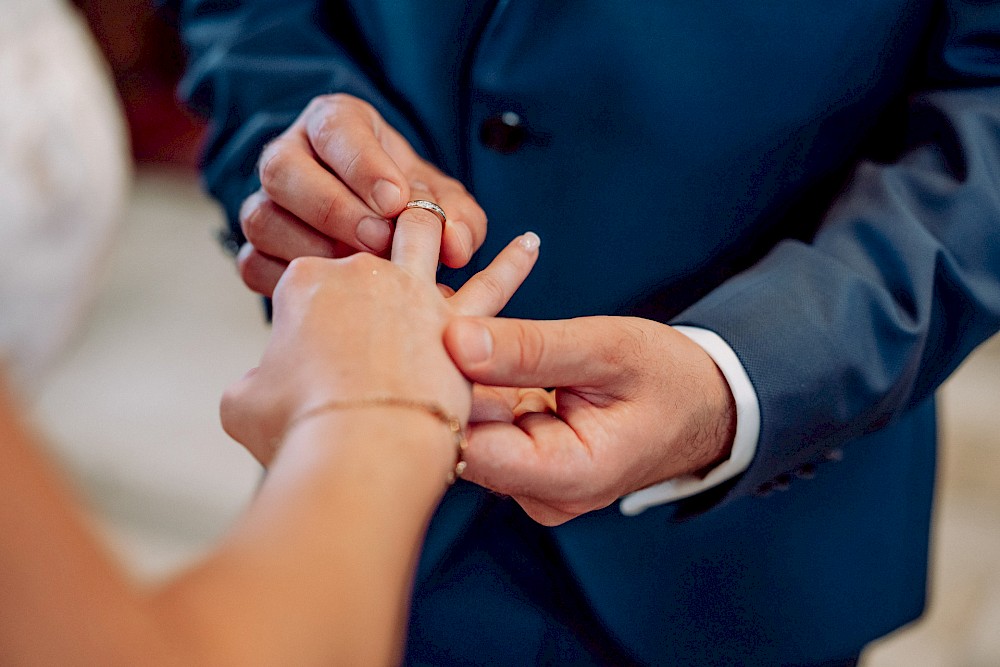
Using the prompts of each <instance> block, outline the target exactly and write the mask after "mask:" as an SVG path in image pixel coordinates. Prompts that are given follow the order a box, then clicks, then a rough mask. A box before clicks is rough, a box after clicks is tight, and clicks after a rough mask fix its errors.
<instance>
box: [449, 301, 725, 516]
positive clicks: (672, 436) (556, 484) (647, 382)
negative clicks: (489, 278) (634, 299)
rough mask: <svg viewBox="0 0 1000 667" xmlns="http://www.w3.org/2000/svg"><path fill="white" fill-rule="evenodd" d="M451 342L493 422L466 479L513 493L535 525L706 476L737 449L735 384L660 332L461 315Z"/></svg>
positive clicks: (592, 321) (676, 336) (482, 426)
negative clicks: (674, 480)
mask: <svg viewBox="0 0 1000 667" xmlns="http://www.w3.org/2000/svg"><path fill="white" fill-rule="evenodd" d="M445 346H446V348H447V349H448V352H449V354H451V356H452V359H453V360H454V361H455V364H456V365H457V366H458V367H459V369H461V370H462V372H463V373H464V374H465V375H466V377H468V378H469V379H470V380H472V381H473V382H477V383H480V384H481V385H487V386H486V387H477V391H476V394H475V399H474V400H475V401H476V402H477V403H479V405H478V406H474V407H473V416H474V417H476V416H479V417H480V418H482V417H484V416H485V417H486V418H488V419H490V420H492V421H481V422H479V423H476V424H473V425H472V426H471V427H470V434H469V436H470V445H469V450H468V451H467V453H466V460H467V461H468V468H467V469H466V471H465V475H464V476H465V478H466V479H468V480H470V481H473V482H476V483H478V484H481V485H483V486H485V487H487V488H490V489H492V490H494V491H497V492H498V493H503V494H506V495H510V496H512V497H513V498H514V499H515V500H517V502H518V503H520V505H521V506H522V507H523V508H524V510H525V511H526V512H527V513H528V514H529V515H530V516H531V517H532V518H533V519H535V520H536V521H538V522H539V523H543V524H546V525H557V524H560V523H563V522H565V521H568V520H569V519H572V518H574V517H576V516H579V515H580V514H583V513H585V512H588V511H591V510H595V509H599V508H602V507H606V506H607V505H610V504H611V503H613V502H614V501H615V500H617V499H618V498H620V497H621V496H623V495H625V494H628V493H631V492H632V491H637V490H639V489H641V488H644V487H647V486H650V485H651V484H655V483H657V482H661V481H664V480H667V479H671V478H674V477H677V476H681V475H688V474H699V473H701V472H703V471H707V470H708V469H710V468H711V467H713V466H714V465H716V464H717V463H719V462H721V461H723V460H725V459H726V458H727V457H728V456H729V452H730V450H731V448H732V443H733V437H734V434H735V430H736V406H735V403H734V401H733V397H732V394H731V393H730V391H729V385H728V384H727V382H726V380H725V378H724V377H723V375H722V373H721V371H720V370H719V369H718V367H717V366H716V365H715V363H714V362H713V361H712V359H711V358H710V357H709V356H708V355H707V354H706V353H705V352H704V351H703V350H702V349H701V348H700V347H699V346H698V345H697V344H695V343H693V342H692V341H691V340H689V339H688V338H687V337H686V336H684V335H683V334H681V333H679V332H677V331H674V330H673V329H672V328H671V327H669V326H666V325H664V324H659V323H656V322H652V321H650V320H643V319H638V318H626V317H586V318H580V319H575V320H561V321H551V322H544V321H530V320H505V319H490V318H462V319H457V320H455V321H453V322H452V323H451V324H450V325H449V327H448V328H447V329H446V330H445ZM499 387H508V388H509V387H527V388H533V389H528V390H524V389H521V390H517V389H499ZM540 387H556V389H555V390H554V392H545V391H544V390H543V389H540Z"/></svg>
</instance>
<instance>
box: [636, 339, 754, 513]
mask: <svg viewBox="0 0 1000 667" xmlns="http://www.w3.org/2000/svg"><path fill="white" fill-rule="evenodd" d="M674 329H675V330H676V331H677V332H679V333H682V334H684V335H685V336H687V337H688V338H690V339H691V340H692V341H694V342H695V343H696V344H698V346H699V347H701V348H702V349H703V350H704V351H705V352H706V353H707V354H708V355H709V356H710V357H711V358H712V360H713V361H714V362H715V365H716V366H717V367H718V368H719V371H720V372H721V373H722V375H723V376H724V377H725V379H726V382H727V383H728V384H729V390H730V392H731V395H732V398H733V401H734V404H735V409H736V420H735V421H736V424H735V429H734V430H733V434H732V440H731V442H732V447H731V449H730V450H729V456H728V457H726V458H722V457H721V455H720V457H717V460H718V464H717V465H715V466H714V467H710V469H708V470H703V471H701V472H703V473H704V474H700V475H685V476H682V477H676V478H673V479H668V480H666V481H663V482H660V483H658V484H654V485H652V486H649V487H646V488H644V489H640V490H639V491H635V492H634V493H630V494H628V495H627V496H625V497H624V498H622V500H621V503H620V504H619V508H620V510H621V512H622V514H625V515H628V516H632V515H635V514H639V513H640V512H643V511H644V510H647V509H649V508H650V507H655V506H657V505H663V504H666V503H670V502H674V501H676V500H682V499H684V498H688V497H690V496H693V495H696V494H698V493H701V492H702V491H707V490H708V489H711V488H712V487H715V486H718V485H719V484H722V483H723V482H726V481H728V480H730V479H732V478H734V477H736V476H737V475H739V474H740V473H742V472H743V471H744V470H746V469H747V468H748V467H749V466H750V462H751V461H752V460H753V457H754V454H755V453H756V451H757V440H758V438H759V437H760V404H759V403H758V400H757V392H756V390H755V389H754V388H753V383H751V382H750V377H749V376H748V375H747V373H746V370H745V369H744V368H743V364H742V363H741V362H740V360H739V358H738V357H737V356H736V353H735V352H734V351H733V349H732V348H731V347H729V345H728V344H727V343H726V342H725V341H724V340H723V339H722V338H721V337H720V336H719V335H718V334H716V333H714V332H712V331H709V330H707V329H702V328H699V327H690V326H676V327H674ZM720 428H730V426H729V425H728V423H727V425H725V426H721V427H720ZM722 437H726V436H722ZM726 440H727V441H728V437H726Z"/></svg>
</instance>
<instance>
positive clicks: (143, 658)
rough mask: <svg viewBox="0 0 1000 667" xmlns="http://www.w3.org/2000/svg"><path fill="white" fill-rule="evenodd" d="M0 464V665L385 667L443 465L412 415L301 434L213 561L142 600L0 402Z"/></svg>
mask: <svg viewBox="0 0 1000 667" xmlns="http://www.w3.org/2000/svg"><path fill="white" fill-rule="evenodd" d="M0 453H2V456H3V462H4V465H2V466H0V489H3V491H4V502H3V503H0V598H2V599H3V604H2V605H0V663H3V664H8V663H10V664H147V665H158V664H175V663H176V664H184V665H198V664H213V665H217V664H230V663H232V664H240V665H253V664H262V665H266V664H283V665H286V664H303V665H305V664H313V663H316V664H343V663H351V664H377V663H388V662H392V661H393V659H394V658H395V656H396V655H397V652H398V650H399V647H400V646H401V636H402V628H403V627H404V620H405V609H406V604H405V602H406V598H407V594H408V588H409V583H410V578H411V576H412V572H413V569H414V564H415V561H416V554H417V553H418V545H419V542H420V536H421V535H422V531H423V528H424V526H425V524H426V522H427V520H428V518H429V516H430V514H431V512H432V510H433V507H434V505H435V504H436V501H437V500H438V498H439V497H440V495H441V493H442V492H443V491H444V489H445V482H444V476H445V472H446V471H447V469H448V467H449V465H450V463H451V462H453V460H454V450H453V449H451V443H450V436H449V434H448V432H447V430H446V429H445V428H444V427H443V426H442V424H440V423H439V422H437V421H436V420H435V419H433V418H432V417H430V416H428V415H424V414H421V413H419V412H413V411H410V412H406V411H396V410H391V409H385V408H382V409H377V410H376V409H372V410H357V411H350V413H344V414H335V413H329V414H324V415H323V416H321V417H316V418H313V419H310V420H308V421H307V422H303V423H302V424H300V425H298V426H297V427H296V428H295V429H294V430H293V432H292V433H290V434H289V437H288V438H287V441H286V442H285V444H284V448H283V451H282V452H281V454H280V455H279V457H278V459H277V460H276V461H275V463H274V464H273V466H272V469H271V472H270V473H269V475H268V477H267V479H266V481H265V483H264V485H263V487H262V489H261V492H260V494H259V496H258V498H256V499H255V500H254V502H253V504H252V506H251V507H250V508H249V510H248V511H247V513H246V515H245V517H244V518H243V519H242V520H241V521H240V522H239V524H238V525H237V526H235V527H234V529H233V530H232V531H231V534H230V535H229V536H228V538H227V539H225V540H224V542H223V543H222V545H221V546H220V547H219V548H218V549H217V550H216V551H214V552H213V553H212V554H211V555H210V556H209V557H208V558H207V559H206V560H205V561H204V562H203V563H202V564H201V565H199V566H197V567H195V568H193V569H191V570H189V571H187V572H185V573H182V574H181V575H179V576H178V577H177V578H176V579H175V580H173V581H172V582H170V583H169V584H167V585H166V586H165V587H163V588H162V589H160V590H158V591H154V592H148V591H144V590H142V589H141V588H139V587H138V586H136V585H135V584H134V583H133V582H131V581H130V580H129V578H128V577H127V576H126V574H125V572H124V570H123V569H122V568H121V567H119V566H118V564H117V563H115V561H114V559H113V558H111V557H110V556H109V554H108V553H107V552H106V550H105V549H103V547H102V546H101V545H100V543H99V542H98V541H97V540H96V539H95V538H94V537H93V535H92V534H91V533H90V531H89V530H88V529H87V526H86V521H85V519H84V517H83V516H82V515H81V514H80V513H79V512H78V511H77V510H76V508H75V499H74V497H73V494H72V493H71V492H70V491H69V490H68V489H67V486H66V484H65V482H64V481H63V480H61V479H60V478H59V476H58V475H57V474H56V473H55V472H54V469H53V467H52V466H51V465H49V464H48V462H47V461H45V460H44V457H43V456H42V455H41V453H40V447H39V446H38V443H37V439H36V438H35V437H34V436H33V434H32V433H31V432H30V430H29V429H27V428H23V427H22V426H21V420H20V419H19V410H18V409H17V407H16V406H15V405H13V403H12V402H11V401H10V400H9V397H7V396H6V395H5V394H4V392H3V391H2V388H0Z"/></svg>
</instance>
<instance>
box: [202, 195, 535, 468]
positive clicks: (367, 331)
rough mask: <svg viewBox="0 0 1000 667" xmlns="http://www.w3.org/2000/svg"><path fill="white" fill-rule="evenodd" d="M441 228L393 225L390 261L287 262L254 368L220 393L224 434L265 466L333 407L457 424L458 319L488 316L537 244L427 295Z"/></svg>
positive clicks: (411, 219) (418, 222)
mask: <svg viewBox="0 0 1000 667" xmlns="http://www.w3.org/2000/svg"><path fill="white" fill-rule="evenodd" d="M440 243H441V222H440V220H439V219H438V218H437V217H436V216H435V215H434V214H433V213H430V212H429V211H425V210H422V209H410V210H407V211H405V212H404V213H402V214H401V215H400V216H399V220H398V226H397V230H396V234H395V236H394V238H393V245H392V260H391V262H390V261H387V260H385V259H381V258H379V257H376V256H374V255H372V254H369V253H358V254H355V255H351V256H348V257H345V258H341V259H325V258H316V257H309V258H301V259H297V260H294V261H292V262H291V264H290V265H289V267H288V269H287V270H286V271H285V272H284V275H283V276H282V277H281V279H280V281H279V283H278V285H277V287H276V289H275V291H274V328H273V333H272V336H271V340H270V342H269V344H268V347H267V349H266V350H265V352H264V356H263V359H262V361H261V364H260V366H259V367H258V368H256V369H254V370H252V371H251V372H250V373H248V374H247V375H246V376H245V377H244V378H243V379H242V380H240V381H239V382H237V383H236V384H234V385H233V386H232V387H230V388H229V390H228V391H227V392H226V394H225V396H224V398H223V401H222V406H221V413H222V423H223V427H224V428H225V430H226V431H227V433H229V434H230V435H231V436H232V437H233V438H234V439H235V440H237V441H239V442H240V443H242V444H243V445H244V446H245V447H247V449H248V450H249V451H250V452H251V453H252V454H253V455H254V456H255V457H256V458H257V459H258V460H259V461H260V462H261V463H263V464H264V465H268V464H269V463H270V461H271V459H272V458H273V456H274V454H275V451H276V448H277V447H278V446H279V444H280V442H281V440H282V438H283V437H284V435H285V433H286V431H287V429H288V425H289V424H290V423H292V422H293V421H294V420H295V419H296V416H297V415H299V414H302V413H304V412H306V411H308V410H310V409H311V408H313V407H315V406H317V405H319V404H322V403H325V402H327V401H330V400H338V399H342V400H357V399H363V398H372V397H387V396H388V397H394V398H400V399H408V400H419V401H425V402H433V403H436V404H438V405H440V406H441V407H442V408H444V409H445V410H446V411H447V412H449V413H450V414H454V415H456V416H458V417H459V418H460V419H461V420H462V421H463V422H465V421H466V420H467V418H468V416H469V413H470V408H471V395H470V384H469V382H468V380H466V379H465V378H464V377H463V376H462V375H461V373H460V372H459V371H458V370H457V369H456V368H455V366H454V365H453V363H452V361H451V359H450V357H449V356H448V354H447V352H446V351H445V349H444V346H443V343H442V338H443V332H444V329H445V326H446V325H447V323H448V321H449V320H450V319H452V318H454V317H455V316H459V315H463V316H469V315H474V316H489V315H494V314H496V313H497V312H498V311H499V310H500V309H501V308H503V306H504V305H505V304H506V303H507V301H508V300H509V299H510V297H511V296H512V295H513V293H514V291H515V290H516V289H517V288H518V287H519V286H520V284H521V282H522V281H523V280H524V278H525V277H526V276H527V274H528V273H529V272H530V270H531V268H532V266H534V262H535V259H536V258H537V256H538V252H537V251H538V237H537V236H535V235H534V234H530V233H529V234H525V235H523V236H521V237H518V238H517V239H515V240H514V241H512V242H511V243H510V244H509V245H508V246H507V248H505V249H504V250H503V251H501V253H500V254H499V255H498V256H497V258H496V259H495V260H494V261H493V262H492V263H491V264H490V265H489V266H488V267H487V268H486V269H484V270H483V271H481V272H480V273H478V274H477V275H475V276H473V278H471V279H470V280H469V281H468V283H466V285H465V286H463V287H462V288H461V289H459V290H458V291H457V292H456V293H454V294H453V295H451V296H450V297H446V296H445V295H444V294H443V293H442V291H441V290H440V289H438V287H437V286H436V285H435V272H436V269H437V261H438V249H439V247H440Z"/></svg>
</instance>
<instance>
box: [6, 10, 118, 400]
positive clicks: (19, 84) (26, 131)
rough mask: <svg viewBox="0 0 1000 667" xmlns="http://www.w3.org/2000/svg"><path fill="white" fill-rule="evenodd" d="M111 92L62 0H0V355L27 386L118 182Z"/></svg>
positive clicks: (86, 293) (99, 252) (103, 246)
mask: <svg viewBox="0 0 1000 667" xmlns="http://www.w3.org/2000/svg"><path fill="white" fill-rule="evenodd" d="M127 141H128V140H127V134H126V130H125V125H124V121H123V116H122V111H121V108H120V105H119V102H118V98H117V95H116V94H115V92H114V89H113V86H112V84H111V79H110V75H109V73H108V71H107V68H106V65H105V63H104V61H103V59H102V57H101V55H100V52H99V51H98V49H97V47H96V46H95V44H94V43H93V40H92V38H91V35H90V33H89V31H88V30H87V28H86V24H85V22H84V21H83V20H82V18H81V17H79V16H78V14H77V12H76V11H75V10H74V9H72V8H71V7H70V6H69V5H68V4H66V3H64V2H62V1H61V0H0V360H2V361H4V362H5V364H6V366H7V370H8V372H9V374H10V376H11V377H12V378H13V380H14V383H15V385H16V386H17V387H18V388H19V389H20V390H21V391H22V392H25V393H27V394H29V395H30V394H31V393H32V392H33V391H34V390H35V389H37V387H38V384H39V381H40V380H41V378H42V377H43V375H44V374H45V372H46V371H47V370H48V368H49V367H50V366H51V364H52V362H53V361H54V360H55V358H56V357H57V355H58V353H59V352H60V351H61V350H62V349H63V348H64V346H65V344H66V342H67V341H68V340H69V339H70V337H71V335H72V333H73V331H74V330H75V329H76V328H77V326H78V325H79V320H80V318H81V316H82V315H83V313H84V312H85V310H86V309H87V306H88V305H89V304H90V302H91V300H92V298H93V296H94V294H95V292H96V287H97V285H98V283H99V282H100V281H99V279H100V276H101V269H102V264H103V262H104V259H105V257H106V254H107V250H108V248H109V246H110V243H111V241H112V240H113V236H114V231H115V228H116V224H117V222H118V220H119V218H120V216H121V213H122V210H123V206H124V203H125V198H126V195H127V191H128V183H129V177H130V164H131V162H130V158H129V151H128V145H127Z"/></svg>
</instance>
